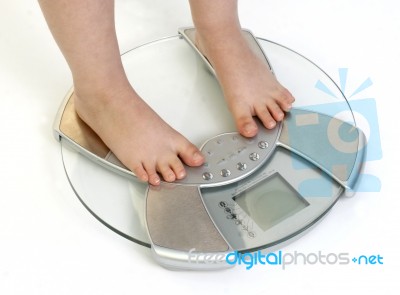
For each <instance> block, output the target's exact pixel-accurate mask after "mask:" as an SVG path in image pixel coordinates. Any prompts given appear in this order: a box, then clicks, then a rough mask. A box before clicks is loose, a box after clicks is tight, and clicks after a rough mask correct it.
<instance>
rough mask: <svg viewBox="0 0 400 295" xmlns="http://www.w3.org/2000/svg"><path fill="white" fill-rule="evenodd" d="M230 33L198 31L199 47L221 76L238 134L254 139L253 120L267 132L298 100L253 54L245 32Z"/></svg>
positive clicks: (255, 129)
mask: <svg viewBox="0 0 400 295" xmlns="http://www.w3.org/2000/svg"><path fill="white" fill-rule="evenodd" d="M225 30H226V29H225ZM227 30H228V32H226V31H224V32H217V31H210V32H207V33H204V32H203V33H201V32H199V30H197V35H196V43H197V46H198V47H199V50H200V51H201V52H203V54H204V55H205V56H206V57H207V59H208V60H209V61H210V62H211V64H212V65H213V67H214V69H215V71H216V73H217V77H218V80H219V82H220V85H221V87H222V90H223V93H224V97H225V99H226V101H227V104H228V107H229V109H230V110H231V112H232V115H233V117H234V119H235V121H236V125H237V128H238V131H239V132H240V133H241V134H242V135H244V136H247V137H252V136H254V135H256V134H257V125H256V123H255V121H254V120H253V116H257V117H258V118H259V119H260V120H261V121H262V122H263V124H264V126H265V127H266V128H269V129H271V128H274V127H275V125H276V122H277V121H281V120H282V119H283V117H284V112H287V111H289V110H290V108H291V105H292V103H293V102H294V98H293V96H292V95H291V94H290V92H289V91H288V90H287V89H286V88H284V87H283V86H282V85H281V84H280V83H279V82H278V81H277V80H276V78H275V76H274V75H273V74H272V73H271V71H270V70H269V68H268V67H267V65H266V63H265V62H264V61H262V60H260V58H258V57H257V56H256V55H255V54H254V53H253V51H252V50H251V49H250V47H249V46H248V44H247V42H246V40H245V39H244V36H243V33H242V31H240V30H234V29H233V30H230V29H227Z"/></svg>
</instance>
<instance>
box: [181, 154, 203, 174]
mask: <svg viewBox="0 0 400 295" xmlns="http://www.w3.org/2000/svg"><path fill="white" fill-rule="evenodd" d="M202 159H203V156H202V155H201V154H200V153H199V152H195V153H194V155H193V160H195V161H196V162H197V161H200V160H202ZM183 174H185V173H184V172H183ZM183 176H185V175H183Z"/></svg>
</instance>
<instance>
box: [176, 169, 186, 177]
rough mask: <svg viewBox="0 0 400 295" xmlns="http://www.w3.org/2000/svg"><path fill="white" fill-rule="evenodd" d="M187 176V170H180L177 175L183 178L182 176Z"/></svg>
mask: <svg viewBox="0 0 400 295" xmlns="http://www.w3.org/2000/svg"><path fill="white" fill-rule="evenodd" d="M185 176H186V172H185V171H181V172H179V173H178V175H177V177H178V179H182V178H184V177H185Z"/></svg>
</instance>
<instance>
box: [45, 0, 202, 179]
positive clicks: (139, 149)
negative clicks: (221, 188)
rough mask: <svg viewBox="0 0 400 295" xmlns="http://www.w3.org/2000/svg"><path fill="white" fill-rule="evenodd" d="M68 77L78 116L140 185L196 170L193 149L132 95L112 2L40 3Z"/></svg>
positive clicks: (198, 157) (198, 162)
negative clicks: (66, 68)
mask: <svg viewBox="0 0 400 295" xmlns="http://www.w3.org/2000/svg"><path fill="white" fill-rule="evenodd" d="M39 2H40V5H41V8H42V10H43V13H44V15H45V17H46V20H47V22H48V24H49V27H50V29H51V31H52V33H53V36H54V38H55V39H56V41H57V43H58V45H59V47H60V49H61V51H62V53H63V54H64V56H65V58H66V60H67V62H68V65H69V67H70V69H71V71H72V75H73V80H74V87H75V104H76V110H77V112H78V114H79V116H80V117H81V118H82V119H83V120H84V121H85V122H86V123H87V124H88V125H89V126H90V127H91V128H93V130H94V131H95V132H96V133H97V134H98V135H99V136H100V137H101V138H102V140H103V141H104V142H105V144H106V145H107V146H108V147H109V148H110V149H111V150H112V151H113V152H114V153H115V154H116V156H117V157H118V158H119V159H120V160H121V161H122V162H123V163H124V164H125V165H126V166H127V167H128V168H129V169H131V170H132V171H133V172H134V173H135V174H136V175H137V176H138V177H139V178H140V179H142V180H143V181H149V182H150V183H152V184H155V185H156V184H158V183H159V182H160V178H159V176H158V174H157V172H159V173H160V174H161V175H162V176H163V178H164V179H165V180H167V181H173V180H175V179H178V178H183V177H184V176H185V170H184V167H183V165H182V162H181V160H182V161H183V162H185V163H186V164H188V165H192V166H196V165H201V164H202V162H203V156H202V155H201V154H200V152H199V151H198V149H197V148H196V147H195V146H194V145H192V144H191V143H190V142H188V141H187V140H186V139H185V138H184V137H182V136H181V135H180V134H179V133H177V132H176V131H175V130H173V129H172V128H171V127H170V126H168V125H167V124H166V123H165V122H164V121H163V120H162V119H161V118H160V117H159V116H158V115H157V114H156V113H155V112H154V111H153V110H151V109H150V108H149V106H148V105H147V104H146V103H145V102H144V101H143V100H142V99H141V98H140V97H139V96H138V95H137V94H136V92H135V91H134V89H133V88H132V87H131V86H130V84H129V82H128V80H127V77H126V75H125V72H124V70H123V67H122V63H121V59H120V53H119V48H118V44H117V38H116V33H115V28H114V1H113V0H40V1H39Z"/></svg>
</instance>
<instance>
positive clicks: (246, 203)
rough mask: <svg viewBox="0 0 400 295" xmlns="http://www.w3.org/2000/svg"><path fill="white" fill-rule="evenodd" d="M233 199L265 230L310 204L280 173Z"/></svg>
mask: <svg viewBox="0 0 400 295" xmlns="http://www.w3.org/2000/svg"><path fill="white" fill-rule="evenodd" d="M233 200H234V201H235V202H236V203H237V204H238V205H239V206H240V208H242V209H243V210H244V211H245V212H246V214H247V215H248V216H249V217H250V218H251V219H253V220H254V222H255V223H256V224H257V225H258V226H259V227H260V228H261V229H262V230H263V231H266V230H268V229H269V228H271V227H273V226H274V225H276V224H278V223H279V222H281V221H283V220H284V219H286V218H288V217H289V216H291V215H293V214H295V213H296V212H299V211H300V210H302V209H304V208H305V207H307V206H308V205H309V203H308V202H307V201H306V200H305V199H304V198H303V197H302V196H301V195H300V194H299V193H298V192H297V191H296V190H295V189H294V188H293V187H292V186H291V185H290V184H289V183H288V182H287V181H286V180H285V179H284V178H283V177H282V176H281V175H280V174H279V173H274V174H273V175H271V176H270V177H268V178H267V179H266V180H263V181H260V182H259V183H257V184H255V185H254V186H251V187H250V188H249V189H247V190H245V191H244V192H241V193H240V194H238V195H236V196H235V197H234V198H233Z"/></svg>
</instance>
